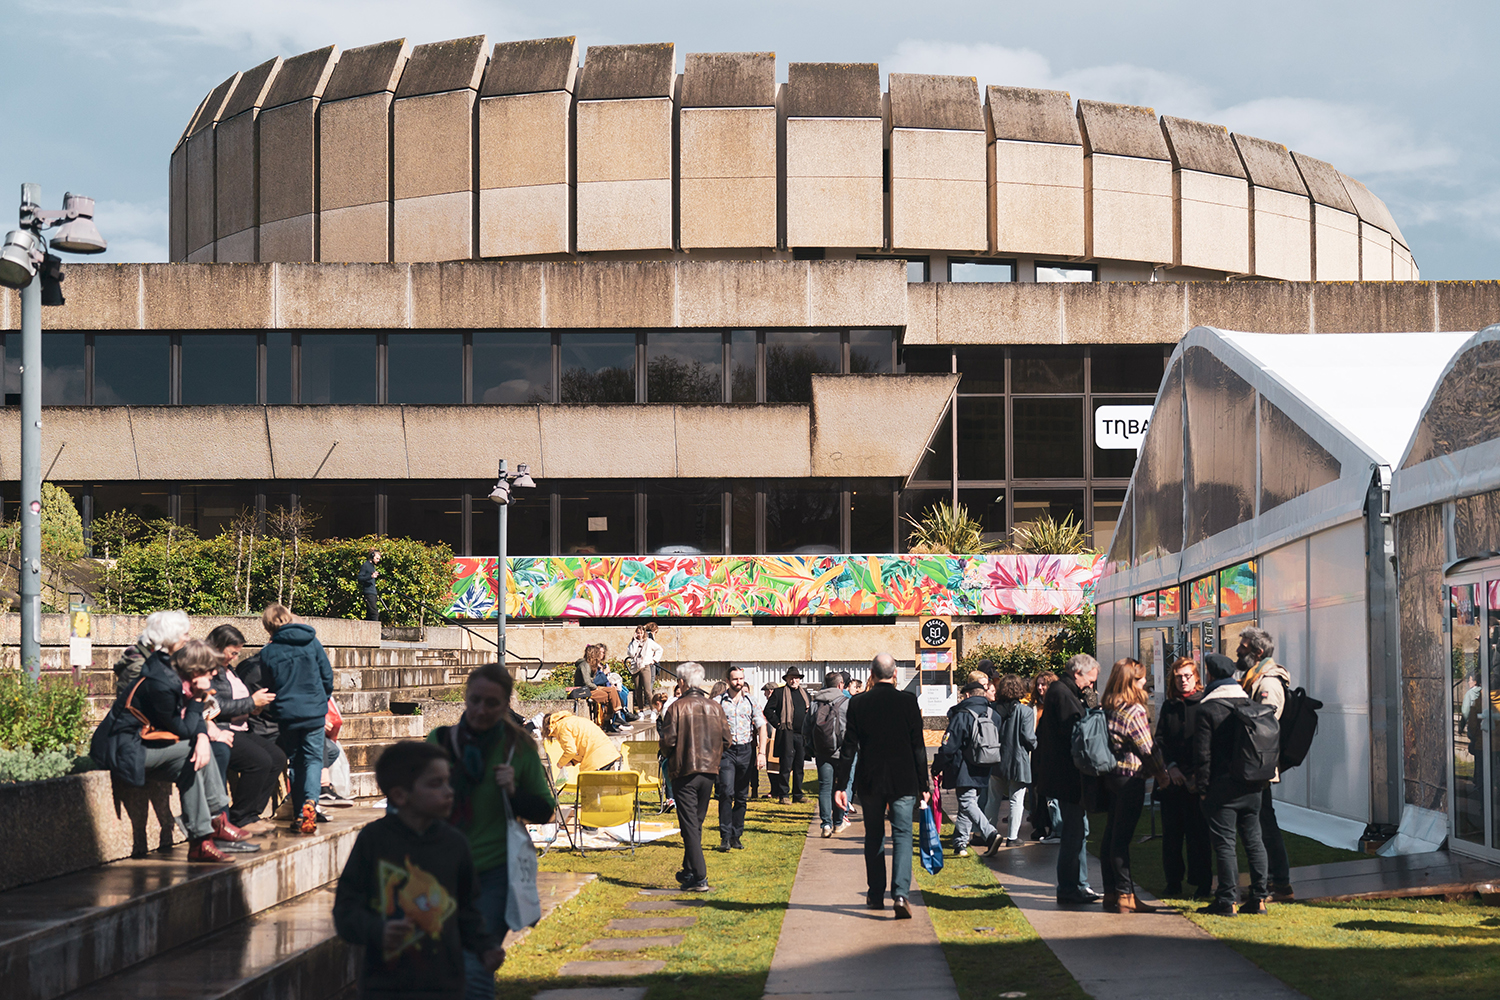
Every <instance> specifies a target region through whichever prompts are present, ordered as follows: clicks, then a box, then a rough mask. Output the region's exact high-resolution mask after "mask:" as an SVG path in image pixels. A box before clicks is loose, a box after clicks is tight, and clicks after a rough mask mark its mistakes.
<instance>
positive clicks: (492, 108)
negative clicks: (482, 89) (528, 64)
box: [479, 90, 573, 191]
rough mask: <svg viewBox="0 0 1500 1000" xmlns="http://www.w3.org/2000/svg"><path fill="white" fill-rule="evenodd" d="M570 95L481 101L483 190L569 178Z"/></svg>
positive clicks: (549, 94) (480, 154) (531, 96)
mask: <svg viewBox="0 0 1500 1000" xmlns="http://www.w3.org/2000/svg"><path fill="white" fill-rule="evenodd" d="M571 108H572V98H570V97H569V96H568V94H567V92H566V91H561V90H558V91H551V92H549V93H545V94H517V95H513V96H507V97H487V98H484V99H482V100H481V101H480V102H479V188H480V190H481V191H483V190H487V189H489V188H509V187H536V186H539V185H543V184H562V185H566V184H567V183H568V182H569V167H568V164H569V162H570V159H571V157H572V149H573V145H572V138H571V136H570V135H569V130H568V117H569V115H570V113H571Z"/></svg>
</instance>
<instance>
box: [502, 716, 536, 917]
mask: <svg viewBox="0 0 1500 1000" xmlns="http://www.w3.org/2000/svg"><path fill="white" fill-rule="evenodd" d="M515 755H516V748H515V747H514V746H513V747H511V748H510V753H508V754H506V755H505V763H507V764H509V763H510V762H511V758H513V757H514V756H515ZM500 798H501V799H502V800H503V801H504V802H505V828H506V841H505V869H506V871H505V874H506V879H505V883H506V894H505V926H507V927H509V928H510V929H511V930H513V931H519V930H522V929H524V928H527V927H534V926H536V923H537V921H539V920H541V919H542V900H541V897H540V896H538V895H537V891H536V848H535V847H534V846H532V843H531V834H530V833H528V832H527V831H526V824H524V823H522V822H521V821H520V820H518V819H516V817H515V814H514V813H512V812H511V809H510V796H509V795H501V796H500Z"/></svg>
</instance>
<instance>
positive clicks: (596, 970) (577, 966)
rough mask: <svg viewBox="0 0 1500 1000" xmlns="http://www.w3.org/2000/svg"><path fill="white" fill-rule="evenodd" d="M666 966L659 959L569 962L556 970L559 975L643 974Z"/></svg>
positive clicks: (658, 970)
mask: <svg viewBox="0 0 1500 1000" xmlns="http://www.w3.org/2000/svg"><path fill="white" fill-rule="evenodd" d="M666 967H667V963H666V962H663V961H661V960H659V959H658V960H656V961H653V962H647V961H642V960H640V959H636V960H634V961H630V962H569V963H568V964H567V965H564V966H563V967H562V968H561V969H558V970H557V974H558V975H559V976H644V975H648V974H650V973H652V972H660V971H661V970H662V969H665V968H666Z"/></svg>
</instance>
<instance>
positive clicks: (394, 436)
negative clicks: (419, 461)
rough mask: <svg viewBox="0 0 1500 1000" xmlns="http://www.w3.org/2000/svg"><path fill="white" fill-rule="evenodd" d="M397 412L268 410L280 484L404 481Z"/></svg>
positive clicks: (346, 408) (374, 408) (374, 409)
mask: <svg viewBox="0 0 1500 1000" xmlns="http://www.w3.org/2000/svg"><path fill="white" fill-rule="evenodd" d="M401 410H402V407H399V406H268V407H266V409H265V414H266V426H267V427H268V428H269V431H270V439H271V462H272V467H273V468H274V469H275V473H274V475H275V477H276V478H277V479H312V478H313V474H314V473H316V474H317V478H319V479H406V478H408V477H409V475H410V473H409V472H408V471H407V466H406V435H405V432H404V430H403V427H402V420H401V417H402V414H401Z"/></svg>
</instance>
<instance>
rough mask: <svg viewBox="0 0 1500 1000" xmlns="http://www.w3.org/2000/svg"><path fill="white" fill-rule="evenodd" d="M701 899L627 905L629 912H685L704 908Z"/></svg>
mask: <svg viewBox="0 0 1500 1000" xmlns="http://www.w3.org/2000/svg"><path fill="white" fill-rule="evenodd" d="M702 905H703V900H701V899H639V900H636V901H635V902H634V903H626V904H625V909H627V910H685V909H688V908H689V907H693V906H702Z"/></svg>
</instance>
